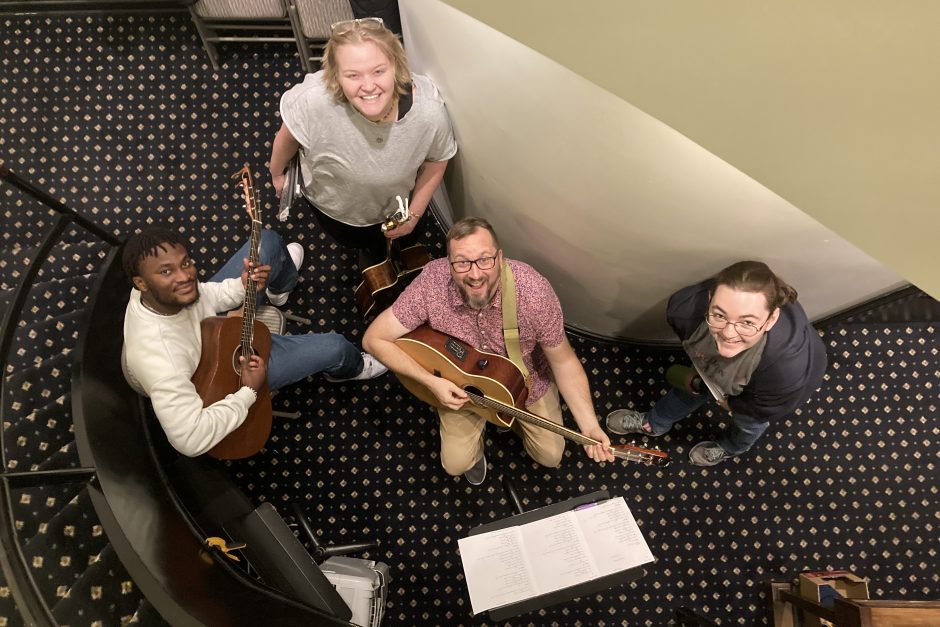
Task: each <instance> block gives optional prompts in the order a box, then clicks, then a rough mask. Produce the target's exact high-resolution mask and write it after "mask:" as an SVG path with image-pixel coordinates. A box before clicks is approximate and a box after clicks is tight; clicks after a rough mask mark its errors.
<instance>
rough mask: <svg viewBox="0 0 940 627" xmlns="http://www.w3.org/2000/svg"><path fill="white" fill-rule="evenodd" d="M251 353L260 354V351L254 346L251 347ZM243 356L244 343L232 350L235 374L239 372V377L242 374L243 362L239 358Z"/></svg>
mask: <svg viewBox="0 0 940 627" xmlns="http://www.w3.org/2000/svg"><path fill="white" fill-rule="evenodd" d="M251 354H252V355H257V354H258V351H257V350H255V347H254V346H252V347H251ZM241 356H242V345H241V344H239V345H238V346H236V347H235V350H234V351H232V370H234V371H235V374H237V375H238V376H239V377H240V376H242V365H241V362H239V361H238V359H239V358H240V357H241Z"/></svg>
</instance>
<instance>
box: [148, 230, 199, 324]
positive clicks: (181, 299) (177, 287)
mask: <svg viewBox="0 0 940 627" xmlns="http://www.w3.org/2000/svg"><path fill="white" fill-rule="evenodd" d="M132 280H133V281H134V287H136V288H137V289H138V290H140V292H141V294H140V298H141V300H142V301H144V303H145V304H146V305H149V306H150V308H151V309H153V310H155V311H157V312H159V313H162V314H167V315H172V314H175V313H179V311H180V310H181V309H182V308H183V307H186V306H187V305H192V304H193V303H195V302H196V301H197V300H199V287H198V285H197V283H196V264H195V263H194V262H193V260H192V259H190V258H189V253H188V252H186V249H185V248H183V247H182V246H177V245H174V244H162V245H160V246H158V247H157V248H156V254H155V255H153V256H147V257H144V258H143V259H141V260H140V265H139V267H138V269H137V274H136V275H135V276H134V277H133V279H132Z"/></svg>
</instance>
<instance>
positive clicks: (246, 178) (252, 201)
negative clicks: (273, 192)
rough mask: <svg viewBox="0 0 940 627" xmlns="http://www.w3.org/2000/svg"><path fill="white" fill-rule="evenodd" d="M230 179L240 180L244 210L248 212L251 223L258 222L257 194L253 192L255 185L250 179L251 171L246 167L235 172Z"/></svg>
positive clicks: (259, 219)
mask: <svg viewBox="0 0 940 627" xmlns="http://www.w3.org/2000/svg"><path fill="white" fill-rule="evenodd" d="M232 178H233V179H241V186H242V191H243V192H244V193H245V210H246V211H247V212H248V217H249V218H251V220H252V221H253V222H260V221H261V218H260V216H259V215H258V192H257V191H256V190H255V184H254V181H252V178H251V170H249V169H248V166H247V165H246V166H244V167H243V168H242V169H241V170H239V171H238V172H236V173H235V174H234V175H233V176H232Z"/></svg>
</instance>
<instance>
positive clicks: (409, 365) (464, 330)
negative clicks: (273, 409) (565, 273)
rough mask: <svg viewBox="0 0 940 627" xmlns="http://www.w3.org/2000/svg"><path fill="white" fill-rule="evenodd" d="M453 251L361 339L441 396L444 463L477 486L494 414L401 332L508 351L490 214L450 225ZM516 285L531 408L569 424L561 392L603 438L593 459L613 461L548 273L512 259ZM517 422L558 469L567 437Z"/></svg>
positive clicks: (585, 429)
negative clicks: (419, 355) (484, 411)
mask: <svg viewBox="0 0 940 627" xmlns="http://www.w3.org/2000/svg"><path fill="white" fill-rule="evenodd" d="M447 253H448V254H447V257H448V258H447V259H435V260H433V261H431V262H430V263H428V264H427V265H426V266H425V267H424V269H423V270H422V271H421V274H420V275H419V276H418V277H417V278H416V279H415V280H414V281H413V282H412V283H411V285H409V286H408V287H407V288H406V289H405V291H404V292H403V293H402V295H401V296H400V297H399V298H398V300H396V301H395V303H394V304H393V305H392V306H391V307H390V308H388V309H386V310H385V311H384V312H382V313H381V314H379V316H378V317H377V318H376V319H375V321H374V322H373V323H372V324H371V325H370V326H369V328H368V330H367V331H366V334H365V337H364V338H363V342H362V343H363V346H364V347H365V349H366V350H367V351H369V352H370V353H371V354H372V355H374V356H375V357H376V358H377V359H379V361H381V362H382V363H384V364H385V365H386V366H388V367H389V368H390V369H391V370H393V371H395V372H397V373H398V374H401V375H404V376H406V377H410V378H412V379H414V380H415V381H417V382H418V383H420V384H422V385H424V386H425V387H427V388H428V389H429V390H430V391H431V392H433V394H434V396H436V397H437V399H438V401H439V405H441V406H443V407H446V409H439V410H438V414H439V415H440V419H441V422H440V432H441V463H442V464H443V466H444V470H446V471H447V473H448V474H450V475H454V476H456V475H460V474H463V475H464V476H465V477H466V478H467V480H468V481H469V482H470V483H472V484H474V485H479V484H480V483H482V482H483V479H484V478H485V476H486V457H485V456H484V454H483V432H484V429H485V427H486V420H485V419H484V418H482V417H480V416H479V415H478V414H476V413H474V412H472V411H470V410H469V409H466V408H464V405H465V404H466V403H467V401H468V397H467V394H466V392H464V390H463V389H461V388H460V387H459V386H457V385H455V384H454V383H452V382H451V381H449V380H447V379H445V378H443V377H437V376H434V375H432V374H431V373H429V372H427V371H426V370H425V369H424V368H422V367H421V366H420V365H419V364H418V363H417V362H416V361H415V360H414V359H412V358H411V357H410V356H408V355H407V354H406V353H405V352H404V351H402V350H401V349H400V348H399V347H398V346H397V345H396V344H395V340H397V339H398V338H400V337H402V336H403V335H405V334H407V333H409V332H410V331H412V330H414V329H416V328H417V327H419V326H421V325H422V324H429V325H430V326H431V328H433V329H435V330H437V331H440V332H442V333H447V334H448V335H452V336H454V337H456V338H457V339H459V340H462V341H463V342H466V343H467V344H469V345H470V346H473V347H475V348H476V349H478V350H480V351H484V352H487V353H495V354H499V355H503V356H504V357H505V356H508V353H507V351H506V345H505V340H504V337H503V313H502V303H503V300H502V294H501V291H502V288H501V286H500V273H501V271H502V265H503V251H502V250H501V249H500V248H499V242H498V240H497V238H496V233H495V232H494V231H493V227H492V226H491V225H490V223H489V222H488V221H486V220H484V219H483V218H474V217H470V218H464V219H463V220H460V221H459V222H457V223H456V224H454V226H453V227H452V228H451V229H450V231H449V232H448V233H447ZM506 262H507V264H508V265H509V267H510V268H511V269H512V274H513V276H514V278H515V283H516V316H517V318H518V325H519V343H520V348H521V352H522V360H523V363H524V364H525V366H526V368H527V369H528V371H529V374H530V380H529V395H528V399H527V400H526V409H527V410H528V411H529V412H531V413H533V414H537V415H539V416H542V417H544V418H548V419H549V420H552V421H553V422H555V423H557V424H562V416H561V403H560V401H559V397H558V394H559V391H560V392H561V395H562V396H563V397H564V399H565V402H566V403H567V404H568V407H569V409H570V410H571V413H572V414H573V415H574V419H575V422H577V424H578V428H579V429H580V431H581V433H582V434H584V435H586V436H588V437H590V438H593V439H595V440H597V441H599V442H600V444H597V445H590V446H585V447H584V448H585V451H586V452H587V454H588V456H590V457H591V458H592V459H593V460H594V461H596V462H601V461H613V460H614V456H613V454H612V453H611V451H610V439H609V438H608V437H607V435H606V434H605V433H604V430H603V429H602V428H601V426H600V424H599V422H598V419H597V415H596V414H595V412H594V404H593V402H592V400H591V389H590V385H589V384H588V378H587V374H586V373H585V372H584V368H583V367H582V366H581V361H580V360H579V359H578V357H577V355H575V353H574V349H572V348H571V344H569V343H568V338H567V337H566V336H565V329H564V318H563V316H562V313H561V304H560V303H559V302H558V297H557V296H556V295H555V291H554V290H553V289H552V286H551V285H550V284H549V283H548V281H547V280H546V279H545V277H543V276H542V275H540V274H539V273H538V272H536V271H535V270H534V269H533V268H532V267H531V266H529V265H528V264H525V263H522V262H521V261H515V260H511V259H507V260H506ZM512 429H513V430H514V431H516V433H517V434H519V435H520V436H521V437H522V441H523V444H524V445H525V449H526V452H528V454H529V456H531V457H532V458H533V459H534V460H535V461H537V462H538V463H540V464H542V465H543V466H548V467H551V468H555V467H557V466H558V465H559V464H560V463H561V457H562V454H563V453H564V450H565V440H564V438H563V437H562V436H560V435H558V434H556V433H553V432H552V431H549V430H547V429H542V428H540V427H536V426H533V425H529V424H526V423H523V422H522V421H520V420H516V421H515V422H514V423H513V426H512Z"/></svg>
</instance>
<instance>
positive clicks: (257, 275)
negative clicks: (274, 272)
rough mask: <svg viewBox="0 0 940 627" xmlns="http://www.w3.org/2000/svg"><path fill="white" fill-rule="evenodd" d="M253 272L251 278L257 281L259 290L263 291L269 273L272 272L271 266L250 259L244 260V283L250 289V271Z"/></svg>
mask: <svg viewBox="0 0 940 627" xmlns="http://www.w3.org/2000/svg"><path fill="white" fill-rule="evenodd" d="M249 272H250V273H251V279H252V280H253V281H254V282H255V288H256V289H257V291H259V292H260V291H261V290H263V289H264V287H265V286H266V285H267V284H268V275H269V274H271V266H269V265H262V264H257V263H251V262H249V261H248V259H243V260H242V285H244V286H245V289H248V273H249Z"/></svg>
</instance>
